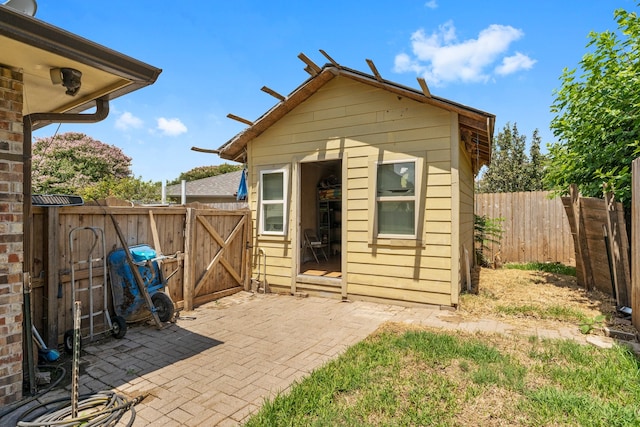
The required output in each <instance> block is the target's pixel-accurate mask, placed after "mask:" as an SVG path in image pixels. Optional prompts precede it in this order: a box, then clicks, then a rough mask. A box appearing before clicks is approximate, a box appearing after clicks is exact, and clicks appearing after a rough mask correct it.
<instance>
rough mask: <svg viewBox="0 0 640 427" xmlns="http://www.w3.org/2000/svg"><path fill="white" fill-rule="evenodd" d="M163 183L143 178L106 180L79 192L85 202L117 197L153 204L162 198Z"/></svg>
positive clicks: (109, 178) (129, 177)
mask: <svg viewBox="0 0 640 427" xmlns="http://www.w3.org/2000/svg"><path fill="white" fill-rule="evenodd" d="M161 192H162V183H161V182H160V181H157V182H153V181H144V180H143V179H142V177H139V178H134V177H131V176H128V177H125V178H119V179H115V178H111V177H108V178H105V179H103V180H102V181H100V182H98V183H96V184H93V185H89V186H86V187H84V188H82V189H80V190H79V191H78V194H80V195H81V196H82V197H83V198H84V199H85V200H98V199H106V198H107V197H117V198H118V199H123V200H130V201H132V202H135V203H153V202H158V201H159V200H160V198H161Z"/></svg>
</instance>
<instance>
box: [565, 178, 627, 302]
mask: <svg viewBox="0 0 640 427" xmlns="http://www.w3.org/2000/svg"><path fill="white" fill-rule="evenodd" d="M604 196H605V198H604V199H598V198H594V197H580V196H579V194H578V187H577V186H576V185H572V186H571V189H570V197H562V202H563V204H564V207H565V210H566V212H567V217H568V219H569V223H570V224H571V230H572V232H573V237H574V244H575V247H576V273H577V274H576V275H577V280H578V284H579V285H581V286H583V287H584V288H585V289H587V290H593V289H598V290H600V291H602V292H604V293H606V294H610V295H612V296H615V297H616V299H617V301H618V305H621V306H625V307H628V306H629V295H630V292H631V285H630V268H629V240H628V238H627V236H628V235H627V227H626V221H625V217H624V208H623V206H622V203H620V202H615V201H614V200H613V194H612V193H605V194H604Z"/></svg>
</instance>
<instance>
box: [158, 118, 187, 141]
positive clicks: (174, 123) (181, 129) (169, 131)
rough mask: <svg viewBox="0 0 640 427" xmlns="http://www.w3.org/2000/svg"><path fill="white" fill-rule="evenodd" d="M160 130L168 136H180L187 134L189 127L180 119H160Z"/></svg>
mask: <svg viewBox="0 0 640 427" xmlns="http://www.w3.org/2000/svg"><path fill="white" fill-rule="evenodd" d="M158 129H159V130H160V131H161V132H162V133H164V134H165V135H168V136H178V135H180V134H183V133H185V132H187V127H186V126H185V125H184V124H183V123H182V122H181V121H180V119H165V118H164V117H160V118H159V119H158Z"/></svg>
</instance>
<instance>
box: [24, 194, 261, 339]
mask: <svg viewBox="0 0 640 427" xmlns="http://www.w3.org/2000/svg"><path fill="white" fill-rule="evenodd" d="M193 211H194V212H206V213H207V221H208V224H209V227H210V228H211V229H213V230H216V231H217V232H218V233H220V234H221V235H222V236H224V237H227V236H228V234H229V229H230V228H231V227H232V225H231V224H230V222H231V220H230V219H229V218H230V217H234V218H236V222H237V221H238V218H240V217H243V216H245V217H246V218H249V211H248V210H244V211H229V210H224V211H222V210H214V209H206V210H205V209H200V210H199V209H193ZM108 214H112V215H113V217H114V218H115V220H116V221H117V222H118V225H119V227H120V228H121V229H122V231H123V234H124V235H125V237H126V242H127V245H129V246H135V245H139V244H148V245H150V246H152V247H154V249H156V252H158V253H162V254H163V255H174V254H175V255H176V257H175V258H174V259H167V260H165V261H163V262H161V266H162V269H163V273H164V275H165V277H168V276H169V274H171V273H173V272H175V274H173V275H172V276H171V278H170V279H169V280H168V282H167V289H166V291H167V293H168V294H169V296H170V297H171V299H172V300H173V301H174V303H175V304H176V308H179V309H181V308H183V307H184V300H185V294H188V293H189V292H193V289H187V288H186V287H188V286H189V285H193V283H190V282H187V281H186V280H185V277H186V276H188V274H187V272H186V270H185V252H186V248H185V241H187V240H189V239H187V236H186V234H185V233H186V231H185V230H186V221H187V208H185V207H184V206H170V207H166V206H164V207H144V206H135V207H132V206H104V207H102V206H90V205H85V206H72V207H48V208H44V207H34V209H33V218H34V220H33V224H34V226H33V230H34V233H33V240H34V244H33V259H34V262H33V271H32V277H33V288H34V291H33V297H32V298H33V314H34V325H35V326H36V327H37V328H38V330H39V331H40V332H41V334H42V335H44V336H45V341H46V342H47V344H48V345H50V346H52V347H55V346H57V345H58V343H60V342H62V338H63V335H64V332H65V331H66V330H69V329H71V328H72V325H73V319H72V316H71V309H72V305H73V295H72V289H71V275H70V273H71V264H70V261H71V258H72V255H73V259H74V261H76V262H77V261H78V260H81V259H86V257H87V255H88V253H89V251H90V249H91V246H92V243H93V238H92V237H91V236H92V235H91V231H88V234H87V232H85V230H83V229H79V227H97V228H100V229H101V230H103V231H104V241H105V246H106V248H105V251H104V252H106V253H104V254H103V253H102V248H101V245H100V248H99V250H98V249H94V252H93V255H94V257H96V258H102V257H106V256H108V254H109V253H110V252H111V251H113V250H114V249H116V248H120V247H122V244H121V242H120V240H119V238H118V236H117V233H116V230H115V227H114V225H113V221H112V220H111V217H110V216H109V215H108ZM154 225H155V227H154ZM74 229H78V231H76V232H75V233H74V234H73V236H72V237H73V238H74V240H73V244H72V245H73V254H71V244H70V240H69V239H70V233H71V232H72V230H74ZM193 231H194V232H200V233H201V232H202V230H200V231H198V230H193ZM248 236H249V234H248V233H246V232H245V231H244V229H243V233H240V237H239V240H241V242H235V241H234V242H233V243H230V242H229V243H228V244H227V245H226V248H225V251H226V257H225V260H224V261H223V264H224V263H227V261H226V260H227V259H229V260H244V259H245V258H244V257H245V254H243V251H246V239H247V238H248ZM192 237H193V239H194V240H197V241H198V242H200V243H199V244H198V246H197V247H195V248H194V249H195V253H194V256H195V257H196V258H197V259H199V260H200V264H198V265H202V263H204V265H205V268H206V266H207V264H206V262H209V261H210V260H211V257H212V254H214V251H215V250H216V248H215V247H214V246H215V245H214V242H211V241H210V240H209V241H206V240H205V241H203V240H202V239H199V240H198V239H197V238H196V237H194V236H192ZM232 252H237V253H235V254H232ZM241 262H242V261H240V262H236V261H229V263H227V264H226V265H227V267H228V266H229V265H231V264H233V265H234V266H235V265H236V264H237V265H240V263H241ZM234 263H235V264H234ZM87 265H88V264H87ZM234 268H235V267H234ZM92 270H93V271H92V272H93V276H92V280H93V281H94V283H101V282H102V281H103V280H104V279H103V277H104V271H103V269H102V268H101V266H98V265H97V264H92ZM238 271H241V273H240V274H241V275H242V277H241V282H243V283H248V275H250V274H251V272H250V271H249V270H248V269H247V268H242V267H238ZM74 275H75V281H76V288H80V287H86V285H87V284H88V280H89V279H88V266H87V267H85V266H83V265H75V264H74ZM214 281H215V282H217V286H222V287H224V286H227V288H226V290H227V292H226V293H225V295H228V294H230V293H233V292H237V291H239V290H241V289H242V287H239V286H238V276H236V277H230V276H229V275H225V274H224V273H217V274H216V276H215V278H214ZM228 283H231V285H226V284H228ZM105 290H106V292H107V300H108V304H109V305H110V306H111V305H112V304H111V301H112V298H111V290H110V288H108V287H107V288H105ZM208 292H216V291H214V290H212V289H208V288H201V289H200V290H199V297H200V298H199V299H197V300H196V301H195V304H196V305H197V304H199V303H200V302H203V301H210V300H212V299H216V298H218V297H221V296H224V295H220V294H219V293H218V294H216V295H213V296H210V295H208V294H207V293H208ZM84 294H86V293H83V295H81V296H80V299H81V301H82V304H83V307H85V308H86V307H88V298H87V297H86V296H85V295H84ZM218 295H219V296H218ZM99 307H100V308H101V307H102V305H101V304H100V306H99ZM110 308H111V310H110V312H111V313H113V310H112V307H110ZM83 311H84V310H83ZM98 320H99V322H98V323H96V329H98V330H99V331H101V330H103V329H104V327H103V325H102V323H103V317H101V318H100V319H98V318H96V322H97V321H98ZM85 323H86V322H85Z"/></svg>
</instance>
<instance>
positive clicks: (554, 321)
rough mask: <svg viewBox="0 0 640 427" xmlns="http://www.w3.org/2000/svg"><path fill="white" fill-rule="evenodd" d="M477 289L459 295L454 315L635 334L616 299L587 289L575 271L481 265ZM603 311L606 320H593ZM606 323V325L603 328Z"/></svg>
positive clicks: (518, 323)
mask: <svg viewBox="0 0 640 427" xmlns="http://www.w3.org/2000/svg"><path fill="white" fill-rule="evenodd" d="M476 274H478V275H479V277H478V280H477V281H476V283H479V285H478V287H477V289H473V292H471V293H468V294H464V295H462V296H461V301H460V305H459V309H458V312H457V313H456V314H457V315H459V316H462V317H464V318H467V319H470V318H471V319H475V318H494V319H499V320H504V321H508V322H509V323H511V324H514V325H522V326H539V327H549V326H552V327H553V326H558V324H559V323H560V324H563V325H564V326H567V325H574V326H575V327H576V328H579V327H580V326H581V325H584V324H590V325H591V326H592V327H591V328H590V330H589V333H591V334H603V335H604V334H606V333H607V332H606V328H609V329H611V330H616V331H622V332H624V333H626V334H630V335H631V336H632V337H633V336H636V337H637V333H638V331H637V330H636V329H635V328H634V327H633V325H632V324H631V318H630V317H624V316H622V315H621V314H619V313H618V312H617V310H616V304H615V300H613V298H611V296H609V295H607V294H604V293H603V292H600V291H598V290H595V291H586V290H585V289H584V288H582V287H580V286H578V284H577V280H576V278H575V277H574V276H567V275H563V274H556V273H546V272H541V271H526V270H512V269H498V270H494V269H489V268H482V269H479V270H477V271H476ZM600 315H604V316H605V320H604V321H602V322H599V321H598V316H600ZM605 327H606V328H605Z"/></svg>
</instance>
